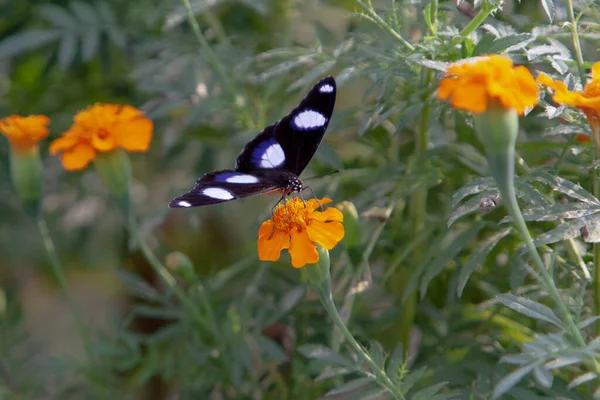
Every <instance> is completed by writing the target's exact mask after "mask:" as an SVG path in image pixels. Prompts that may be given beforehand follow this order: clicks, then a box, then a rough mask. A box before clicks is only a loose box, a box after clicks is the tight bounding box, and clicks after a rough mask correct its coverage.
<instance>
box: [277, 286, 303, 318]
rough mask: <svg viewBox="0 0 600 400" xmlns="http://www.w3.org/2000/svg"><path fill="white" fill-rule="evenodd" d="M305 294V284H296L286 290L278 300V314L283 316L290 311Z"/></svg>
mask: <svg viewBox="0 0 600 400" xmlns="http://www.w3.org/2000/svg"><path fill="white" fill-rule="evenodd" d="M305 294H306V286H296V287H295V288H293V289H292V290H290V291H289V292H287V293H286V294H285V295H284V296H283V297H282V298H281V300H280V301H279V307H278V308H279V316H278V318H281V317H283V316H284V315H286V314H287V313H289V312H290V310H292V309H293V308H294V307H296V305H297V304H298V303H299V302H300V300H302V299H303V298H304V295H305Z"/></svg>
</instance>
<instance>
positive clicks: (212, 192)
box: [202, 188, 233, 200]
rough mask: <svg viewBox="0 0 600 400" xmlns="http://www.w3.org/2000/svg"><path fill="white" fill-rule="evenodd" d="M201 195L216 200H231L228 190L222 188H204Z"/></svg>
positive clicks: (231, 196)
mask: <svg viewBox="0 0 600 400" xmlns="http://www.w3.org/2000/svg"><path fill="white" fill-rule="evenodd" d="M202 194H203V195H205V196H208V197H211V198H213V199H217V200H231V199H233V195H232V194H231V193H230V192H229V190H225V189H222V188H206V189H204V190H202Z"/></svg>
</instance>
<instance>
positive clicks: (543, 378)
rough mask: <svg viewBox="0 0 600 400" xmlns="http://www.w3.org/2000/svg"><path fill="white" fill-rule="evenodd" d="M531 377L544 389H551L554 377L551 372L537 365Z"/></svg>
mask: <svg viewBox="0 0 600 400" xmlns="http://www.w3.org/2000/svg"><path fill="white" fill-rule="evenodd" d="M533 377H534V378H535V380H536V381H537V383H539V384H540V385H541V386H543V387H545V388H550V387H552V381H553V380H554V375H552V372H550V371H548V370H547V369H546V368H545V367H544V366H543V365H538V366H537V367H535V368H534V369H533Z"/></svg>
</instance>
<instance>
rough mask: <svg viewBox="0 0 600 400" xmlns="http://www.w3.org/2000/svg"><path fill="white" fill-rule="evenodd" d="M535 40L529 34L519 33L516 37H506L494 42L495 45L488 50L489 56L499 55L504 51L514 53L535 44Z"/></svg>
mask: <svg viewBox="0 0 600 400" xmlns="http://www.w3.org/2000/svg"><path fill="white" fill-rule="evenodd" d="M534 40H535V38H534V37H533V36H532V35H530V34H529V33H517V34H514V35H509V36H504V37H502V38H500V39H496V40H494V43H492V44H491V45H490V47H489V48H488V49H487V51H488V53H489V54H497V53H501V52H503V51H505V50H506V51H514V50H517V49H520V48H523V47H525V46H527V45H528V44H529V43H531V42H533V41H534Z"/></svg>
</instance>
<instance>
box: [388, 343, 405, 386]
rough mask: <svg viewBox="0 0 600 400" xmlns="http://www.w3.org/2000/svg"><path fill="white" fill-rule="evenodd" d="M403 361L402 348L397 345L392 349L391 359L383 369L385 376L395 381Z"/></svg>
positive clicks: (400, 344) (400, 345) (399, 344)
mask: <svg viewBox="0 0 600 400" xmlns="http://www.w3.org/2000/svg"><path fill="white" fill-rule="evenodd" d="M403 360H404V347H403V346H402V343H398V345H397V346H396V348H395V349H394V353H393V354H392V358H391V360H390V362H389V364H388V366H387V368H386V369H385V374H386V375H387V376H389V377H390V379H392V381H396V379H397V378H398V376H399V372H400V367H401V366H402V361H403Z"/></svg>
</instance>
